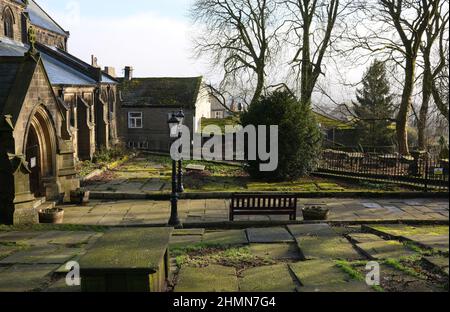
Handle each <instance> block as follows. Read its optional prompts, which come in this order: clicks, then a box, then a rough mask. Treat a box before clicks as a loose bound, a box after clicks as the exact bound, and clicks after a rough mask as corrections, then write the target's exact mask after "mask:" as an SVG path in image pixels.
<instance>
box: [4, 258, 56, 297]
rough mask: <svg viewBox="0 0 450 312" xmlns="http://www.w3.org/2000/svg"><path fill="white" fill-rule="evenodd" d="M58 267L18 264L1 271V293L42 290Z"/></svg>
mask: <svg viewBox="0 0 450 312" xmlns="http://www.w3.org/2000/svg"><path fill="white" fill-rule="evenodd" d="M57 267H58V266H57V265H56V266H55V265H49V264H39V265H37V264H32V265H24V264H16V265H13V266H11V267H9V268H8V269H6V270H3V271H0V292H26V291H33V290H40V289H41V287H42V286H43V285H44V284H45V283H46V282H47V281H49V280H50V274H51V273H52V272H53V270H55V269H56V268H57Z"/></svg>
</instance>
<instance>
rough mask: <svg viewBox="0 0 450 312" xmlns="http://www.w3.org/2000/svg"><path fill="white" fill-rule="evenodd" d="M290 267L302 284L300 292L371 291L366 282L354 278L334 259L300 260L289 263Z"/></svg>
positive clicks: (299, 288)
mask: <svg viewBox="0 0 450 312" xmlns="http://www.w3.org/2000/svg"><path fill="white" fill-rule="evenodd" d="M289 267H290V269H291V270H292V272H293V273H294V274H295V276H296V278H297V279H298V280H299V282H300V283H301V285H302V286H301V287H298V288H297V290H298V291H299V292H345V291H352V292H366V291H369V288H368V287H367V285H366V284H365V283H364V282H360V281H356V280H352V279H351V278H350V277H349V276H348V274H346V273H345V272H343V271H342V270H341V269H339V268H338V267H337V266H336V264H335V263H334V261H330V260H309V261H300V262H296V263H291V264H289Z"/></svg>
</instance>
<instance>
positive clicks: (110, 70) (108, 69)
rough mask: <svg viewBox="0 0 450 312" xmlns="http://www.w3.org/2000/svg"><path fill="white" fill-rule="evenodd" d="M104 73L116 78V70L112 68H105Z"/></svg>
mask: <svg viewBox="0 0 450 312" xmlns="http://www.w3.org/2000/svg"><path fill="white" fill-rule="evenodd" d="M104 72H105V73H107V74H108V75H110V76H111V77H113V78H116V69H115V68H114V67H111V66H105V70H104Z"/></svg>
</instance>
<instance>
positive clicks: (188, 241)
mask: <svg viewBox="0 0 450 312" xmlns="http://www.w3.org/2000/svg"><path fill="white" fill-rule="evenodd" d="M201 241H202V237H201V236H200V235H182V236H180V235H178V236H172V237H171V238H170V248H183V247H187V246H189V245H194V244H198V243H200V242H201Z"/></svg>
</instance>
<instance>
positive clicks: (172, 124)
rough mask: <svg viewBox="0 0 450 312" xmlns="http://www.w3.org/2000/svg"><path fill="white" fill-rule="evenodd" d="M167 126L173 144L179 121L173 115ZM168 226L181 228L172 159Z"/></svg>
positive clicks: (175, 169)
mask: <svg viewBox="0 0 450 312" xmlns="http://www.w3.org/2000/svg"><path fill="white" fill-rule="evenodd" d="M167 123H168V124H169V131H170V141H171V142H173V141H174V140H175V139H177V138H178V135H179V126H180V121H179V119H178V118H177V117H176V114H175V113H172V115H171V117H170V118H169V120H168V121H167ZM169 225H170V226H173V227H181V222H180V219H179V218H178V194H177V162H176V160H174V159H172V194H171V196H170V219H169Z"/></svg>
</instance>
